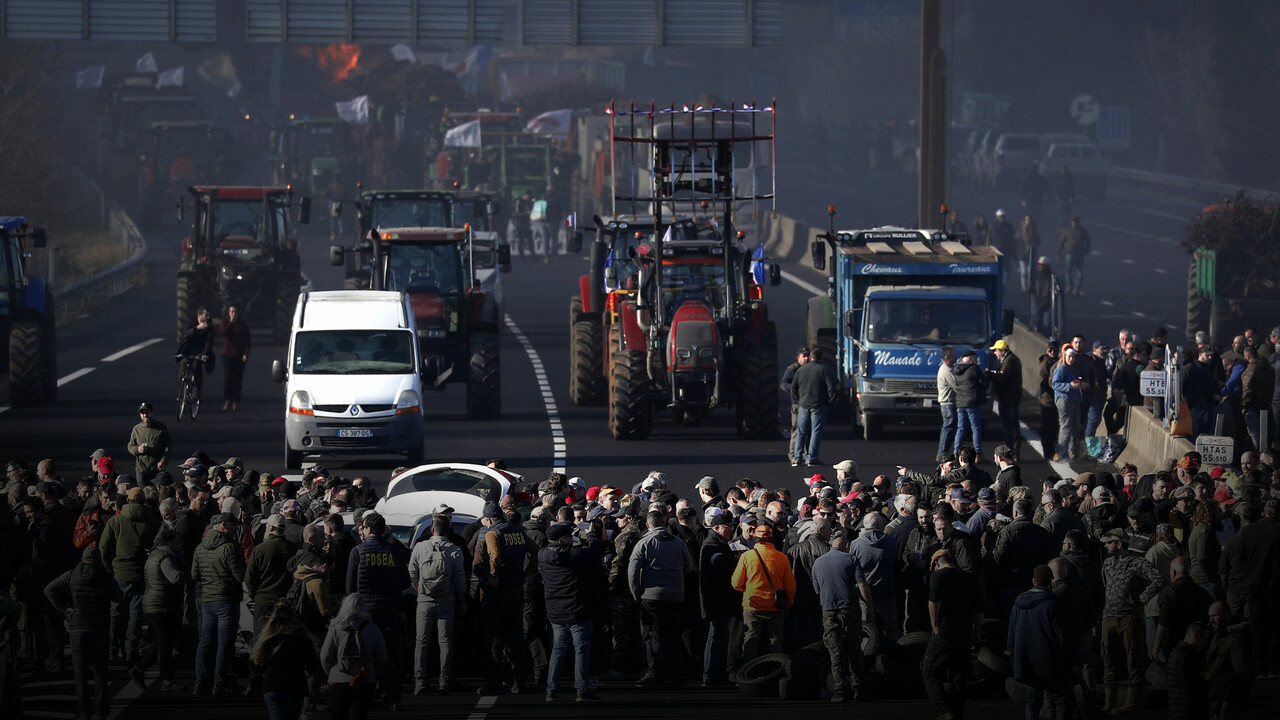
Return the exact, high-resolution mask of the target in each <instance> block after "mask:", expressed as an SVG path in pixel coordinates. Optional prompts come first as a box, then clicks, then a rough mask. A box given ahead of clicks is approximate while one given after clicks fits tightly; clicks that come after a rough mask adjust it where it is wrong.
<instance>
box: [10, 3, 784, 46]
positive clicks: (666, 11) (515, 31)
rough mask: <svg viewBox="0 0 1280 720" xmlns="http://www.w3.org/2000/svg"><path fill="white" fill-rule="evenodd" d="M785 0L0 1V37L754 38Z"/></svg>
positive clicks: (715, 41) (591, 42)
mask: <svg viewBox="0 0 1280 720" xmlns="http://www.w3.org/2000/svg"><path fill="white" fill-rule="evenodd" d="M782 6H783V3H782V1H781V0H0V37H2V38H4V39H6V40H9V39H13V40H115V41H151V42H156V41H160V42H190V43H220V44H227V43H238V42H250V43H387V44H394V43H408V44H444V45H450V44H456V45H459V46H462V45H467V46H469V45H475V44H484V45H492V46H505V47H518V46H539V45H561V46H563V45H569V46H576V45H581V46H618V45H632V46H669V47H740V48H741V47H755V46H760V45H778V44H781V42H782V15H783V8H782Z"/></svg>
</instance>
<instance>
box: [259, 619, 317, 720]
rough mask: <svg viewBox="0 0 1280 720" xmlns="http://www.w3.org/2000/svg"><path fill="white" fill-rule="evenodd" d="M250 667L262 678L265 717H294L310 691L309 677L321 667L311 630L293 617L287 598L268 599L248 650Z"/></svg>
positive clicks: (272, 718) (291, 719)
mask: <svg viewBox="0 0 1280 720" xmlns="http://www.w3.org/2000/svg"><path fill="white" fill-rule="evenodd" d="M249 667H250V668H251V669H252V672H253V673H254V674H255V675H257V676H258V677H260V678H262V700H263V702H264V703H266V706H267V717H268V718H271V720H277V719H278V720H294V719H295V718H297V717H299V716H300V715H301V714H302V707H303V703H304V702H305V701H306V700H307V698H308V697H309V696H310V694H311V688H310V682H309V680H310V678H311V677H312V676H314V675H319V674H320V672H321V670H322V668H321V666H320V658H319V656H318V655H317V654H316V647H315V645H314V644H313V643H312V641H311V633H309V632H307V629H306V628H304V627H303V626H302V623H301V622H299V621H298V619H297V618H296V617H294V615H293V604H292V603H290V602H289V601H288V600H283V599H280V600H276V601H274V602H272V603H271V612H269V613H268V614H267V620H266V621H265V622H264V623H263V625H262V630H261V632H259V633H257V641H256V642H255V643H254V646H253V651H252V652H251V653H250V654H249ZM254 694H255V695H256V694H257V693H254Z"/></svg>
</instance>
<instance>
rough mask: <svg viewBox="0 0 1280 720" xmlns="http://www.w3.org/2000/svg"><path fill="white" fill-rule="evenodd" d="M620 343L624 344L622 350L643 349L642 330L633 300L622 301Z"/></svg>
mask: <svg viewBox="0 0 1280 720" xmlns="http://www.w3.org/2000/svg"><path fill="white" fill-rule="evenodd" d="M621 310H622V312H621V313H620V314H621V316H622V344H623V345H625V346H626V347H624V348H623V349H624V350H643V349H644V347H645V343H644V330H641V329H640V320H639V318H637V317H636V304H635V303H634V302H625V303H622V308H621Z"/></svg>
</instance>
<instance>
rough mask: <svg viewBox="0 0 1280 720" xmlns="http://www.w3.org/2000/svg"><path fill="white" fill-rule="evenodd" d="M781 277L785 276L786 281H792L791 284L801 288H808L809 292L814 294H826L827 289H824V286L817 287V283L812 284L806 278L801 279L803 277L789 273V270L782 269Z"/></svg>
mask: <svg viewBox="0 0 1280 720" xmlns="http://www.w3.org/2000/svg"><path fill="white" fill-rule="evenodd" d="M782 277H784V278H786V279H787V281H788V282H790V283H792V284H795V285H799V286H800V287H801V288H803V289H805V290H808V291H809V292H811V293H813V294H814V295H826V294H827V289H826V288H820V287H818V286H817V285H814V284H813V283H811V282H809V281H808V280H805V279H803V278H801V277H799V276H798V275H794V274H792V273H789V272H787V271H786V270H783V271H782Z"/></svg>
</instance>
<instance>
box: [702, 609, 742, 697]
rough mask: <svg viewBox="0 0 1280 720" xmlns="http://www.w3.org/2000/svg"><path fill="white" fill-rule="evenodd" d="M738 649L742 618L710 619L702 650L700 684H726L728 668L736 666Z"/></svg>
mask: <svg viewBox="0 0 1280 720" xmlns="http://www.w3.org/2000/svg"><path fill="white" fill-rule="evenodd" d="M735 638H736V641H735ZM740 647H742V618H740V617H734V616H720V617H713V618H711V620H710V622H709V623H708V624H707V644H706V646H705V647H704V648H703V650H702V682H704V683H727V682H728V681H729V668H730V667H732V666H735V665H737V662H738V655H739V654H740V653H739V652H738V648H740Z"/></svg>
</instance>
